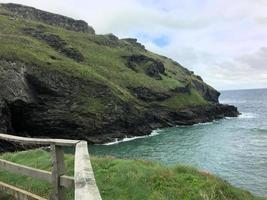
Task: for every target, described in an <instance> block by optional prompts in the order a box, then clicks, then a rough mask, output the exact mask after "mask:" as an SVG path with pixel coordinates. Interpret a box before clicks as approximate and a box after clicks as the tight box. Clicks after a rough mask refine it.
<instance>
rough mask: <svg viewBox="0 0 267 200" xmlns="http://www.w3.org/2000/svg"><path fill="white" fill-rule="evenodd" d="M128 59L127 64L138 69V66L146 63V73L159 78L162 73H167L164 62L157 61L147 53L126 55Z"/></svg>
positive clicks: (133, 68)
mask: <svg viewBox="0 0 267 200" xmlns="http://www.w3.org/2000/svg"><path fill="white" fill-rule="evenodd" d="M124 58H126V59H127V66H128V67H129V68H130V69H132V70H134V71H137V70H136V68H137V67H138V66H139V65H141V66H143V65H146V68H145V69H144V70H145V73H146V75H148V76H150V77H153V78H155V79H157V80H160V79H161V76H160V74H164V73H165V67H164V64H163V63H162V62H160V61H157V60H155V59H153V58H150V57H147V56H145V55H142V54H141V55H131V56H124Z"/></svg>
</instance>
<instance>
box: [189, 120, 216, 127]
mask: <svg viewBox="0 0 267 200" xmlns="http://www.w3.org/2000/svg"><path fill="white" fill-rule="evenodd" d="M214 123H216V120H213V121H211V122H202V123H197V124H193V126H206V125H211V124H214Z"/></svg>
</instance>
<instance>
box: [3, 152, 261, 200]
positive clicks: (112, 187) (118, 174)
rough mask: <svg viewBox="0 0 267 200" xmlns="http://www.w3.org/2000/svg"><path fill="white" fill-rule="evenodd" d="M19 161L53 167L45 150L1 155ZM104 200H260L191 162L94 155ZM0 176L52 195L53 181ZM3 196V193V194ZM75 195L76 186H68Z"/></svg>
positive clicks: (70, 158) (70, 163) (68, 157)
mask: <svg viewBox="0 0 267 200" xmlns="http://www.w3.org/2000/svg"><path fill="white" fill-rule="evenodd" d="M0 158H1V159H6V160H9V161H12V162H16V163H19V164H23V165H27V166H31V167H35V168H38V169H43V170H50V165H51V164H50V163H51V158H50V154H49V152H46V151H44V150H41V149H38V150H30V151H25V152H18V153H6V154H3V155H2V156H0ZM91 160H92V165H93V168H94V173H95V177H96V181H97V185H98V187H99V190H100V192H101V196H102V198H103V200H129V199H131V200H165V199H166V200H167V199H168V200H180V199H181V200H260V199H263V198H258V197H255V196H253V195H252V194H250V193H249V192H247V191H244V190H242V189H238V188H236V187H233V186H231V185H230V184H229V183H227V182H225V181H223V180H221V179H220V178H217V177H215V176H213V175H210V174H207V173H203V172H199V171H197V170H196V169H194V168H191V167H188V166H175V167H167V166H164V165H162V164H159V163H155V162H150V161H142V160H122V159H115V158H111V157H92V158H91ZM73 163H74V160H73V156H72V155H66V157H65V164H66V168H67V174H68V175H71V176H72V175H73ZM0 180H1V181H3V182H5V183H8V184H12V185H15V186H17V187H20V188H23V189H26V190H28V191H31V192H33V193H36V194H39V195H40V196H43V197H46V198H49V193H50V191H51V186H50V184H47V183H45V182H42V181H38V180H35V179H32V178H29V177H25V176H20V175H16V174H12V173H9V172H6V171H3V170H0ZM0 198H1V196H0ZM68 199H73V190H68Z"/></svg>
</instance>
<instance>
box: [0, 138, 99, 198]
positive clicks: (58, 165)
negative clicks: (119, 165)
mask: <svg viewBox="0 0 267 200" xmlns="http://www.w3.org/2000/svg"><path fill="white" fill-rule="evenodd" d="M0 140H5V141H9V142H16V143H20V144H23V145H50V147H51V154H52V172H49V171H44V170H40V169H35V168H32V167H27V166H23V165H19V164H16V163H12V162H9V161H6V160H1V159H0V168H2V169H5V170H7V171H10V172H14V173H19V174H22V175H26V176H30V177H34V178H37V179H40V180H43V181H47V182H49V183H52V184H53V193H52V195H51V199H53V200H65V199H66V196H65V195H66V194H65V188H70V187H73V186H75V200H101V196H100V193H99V190H98V187H97V185H96V181H95V178H94V172H93V169H92V166H91V162H90V156H89V153H88V147H87V142H86V141H81V140H65V139H39V138H27V137H19V136H14V135H8V134H1V133H0ZM66 146H74V147H75V164H74V177H70V176H66V175H65V166H64V149H63V148H64V147H66ZM0 190H2V191H4V192H6V193H8V194H10V195H12V196H14V197H15V198H16V199H18V200H25V199H31V200H34V199H35V200H37V199H44V198H42V197H39V196H37V195H35V194H31V193H29V192H27V191H24V190H21V189H19V188H16V187H14V186H10V185H7V184H5V183H2V182H0Z"/></svg>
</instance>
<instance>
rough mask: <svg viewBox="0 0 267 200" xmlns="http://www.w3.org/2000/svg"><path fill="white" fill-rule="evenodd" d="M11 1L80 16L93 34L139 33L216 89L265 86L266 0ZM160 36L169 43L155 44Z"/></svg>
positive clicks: (134, 34) (157, 48) (148, 46)
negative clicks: (94, 31) (93, 30)
mask: <svg viewBox="0 0 267 200" xmlns="http://www.w3.org/2000/svg"><path fill="white" fill-rule="evenodd" d="M11 1H12V0H11ZM0 2H6V3H7V2H10V0H8V1H6V0H2V1H1V0H0ZM12 2H15V3H21V4H26V5H30V6H34V7H36V8H39V9H43V10H48V11H50V12H56V13H59V14H63V15H68V16H71V17H74V18H78V19H84V20H85V21H87V22H88V23H89V24H90V25H92V26H93V27H94V28H95V29H96V32H97V33H111V32H112V33H114V34H116V35H118V36H119V37H138V39H139V40H140V41H142V42H143V43H144V44H145V45H146V47H147V48H148V49H149V50H153V51H156V52H157V53H160V54H164V55H166V56H169V57H171V58H173V59H175V60H177V61H178V62H180V63H181V64H184V65H185V67H188V68H189V69H192V70H194V71H195V72H196V73H198V74H200V75H201V76H202V77H203V79H204V80H206V81H207V82H208V83H210V84H212V85H213V86H214V87H216V88H218V89H231V88H245V87H250V88H251V87H266V74H267V68H266V66H265V64H264V62H265V60H266V59H265V58H264V56H265V55H266V54H267V53H266V52H267V50H266V48H265V47H267V37H266V35H267V26H265V24H266V23H267V12H266V8H267V3H266V0H236V1H235V2H233V1H232V0H201V1H199V0H169V1H164V0H112V1H110V0H98V1H94V0H56V1H54V0H46V1H40V0H13V1H12ZM161 36H166V37H168V44H166V45H164V46H157V44H156V43H155V39H156V38H159V37H161ZM266 56H267V55H266ZM266 61H267V60H266ZM247 82H249V84H248V83H247Z"/></svg>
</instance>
